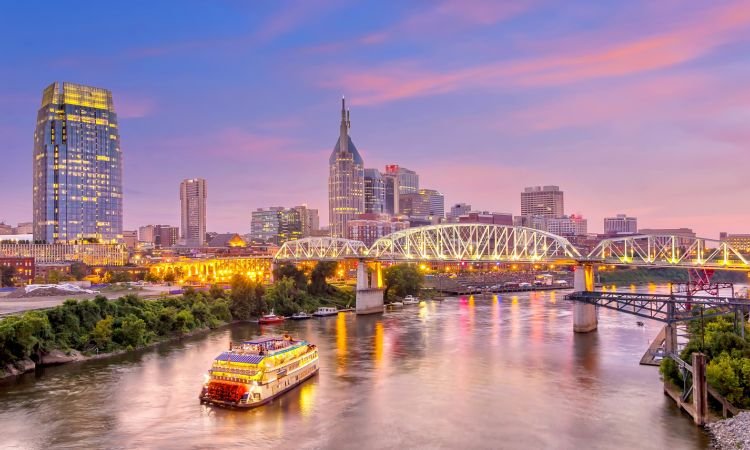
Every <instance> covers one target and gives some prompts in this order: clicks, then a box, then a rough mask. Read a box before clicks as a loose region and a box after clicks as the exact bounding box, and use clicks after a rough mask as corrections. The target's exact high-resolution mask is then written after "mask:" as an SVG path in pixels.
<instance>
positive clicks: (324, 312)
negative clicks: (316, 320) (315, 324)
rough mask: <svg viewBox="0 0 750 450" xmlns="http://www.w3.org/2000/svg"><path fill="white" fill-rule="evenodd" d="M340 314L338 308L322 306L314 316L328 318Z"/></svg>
mask: <svg viewBox="0 0 750 450" xmlns="http://www.w3.org/2000/svg"><path fill="white" fill-rule="evenodd" d="M338 313H339V311H338V310H337V309H336V308H333V307H330V306H321V307H320V308H318V310H317V311H315V312H314V313H313V314H312V315H313V316H315V317H326V316H335V315H337V314H338Z"/></svg>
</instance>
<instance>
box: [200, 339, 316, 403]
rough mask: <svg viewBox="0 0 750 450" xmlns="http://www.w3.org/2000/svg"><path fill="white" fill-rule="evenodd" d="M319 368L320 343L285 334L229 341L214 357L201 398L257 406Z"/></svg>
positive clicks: (205, 400) (305, 378)
mask: <svg viewBox="0 0 750 450" xmlns="http://www.w3.org/2000/svg"><path fill="white" fill-rule="evenodd" d="M317 372H318V350H317V347H316V346H315V345H314V344H310V343H308V342H307V341H304V340H295V339H292V338H291V337H290V336H288V335H285V336H272V337H262V338H258V339H254V340H251V341H244V342H242V343H240V344H236V345H234V344H230V347H229V351H226V352H223V353H221V354H220V355H219V356H217V357H216V358H215V359H214V362H213V364H212V365H211V369H209V371H208V375H207V380H206V383H205V384H204V385H203V389H202V390H201V393H200V397H199V398H200V401H201V403H208V404H213V405H217V406H224V407H231V408H254V407H257V406H261V405H263V404H265V403H268V402H269V401H271V400H273V399H274V398H276V397H278V396H280V395H282V394H284V393H285V392H287V391H289V390H291V389H293V388H294V387H295V386H298V385H299V384H301V383H302V382H303V381H305V380H307V379H308V378H310V377H312V376H313V375H315V374H316V373H317Z"/></svg>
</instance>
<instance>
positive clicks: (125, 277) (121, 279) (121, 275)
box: [105, 270, 133, 283]
mask: <svg viewBox="0 0 750 450" xmlns="http://www.w3.org/2000/svg"><path fill="white" fill-rule="evenodd" d="M107 275H108V276H105V279H109V282H110V283H127V282H128V281H132V280H133V277H132V276H131V275H130V272H128V271H126V270H118V271H117V272H107Z"/></svg>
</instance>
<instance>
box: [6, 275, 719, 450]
mask: <svg viewBox="0 0 750 450" xmlns="http://www.w3.org/2000/svg"><path fill="white" fill-rule="evenodd" d="M626 289H627V288H626ZM651 289H652V288H651V287H646V288H644V290H651ZM659 289H663V287H660V288H659ZM561 295H563V292H554V291H549V292H536V293H523V294H504V295H497V296H487V297H483V296H472V297H464V298H454V299H448V300H446V301H444V302H442V303H438V302H426V303H425V304H424V305H419V306H412V307H404V308H403V309H401V310H398V311H394V312H389V313H386V314H384V315H374V316H360V317H356V316H355V315H353V314H351V313H348V314H339V315H338V316H336V317H329V318H322V319H312V320H308V321H303V322H291V323H286V324H284V325H283V326H281V327H278V328H269V329H264V330H263V331H264V332H268V331H269V330H277V331H279V330H286V331H289V332H291V333H292V334H294V335H296V336H298V337H302V338H305V339H308V340H310V341H311V342H314V343H316V344H317V345H318V347H319V350H320V357H321V360H320V366H321V370H320V374H319V375H318V376H316V377H314V378H312V379H311V380H310V381H308V382H306V383H305V384H303V385H302V386H301V387H299V388H297V389H295V390H293V391H291V392H290V393H289V394H287V395H285V396H283V397H281V398H279V399H277V400H275V401H274V402H273V403H271V404H269V405H267V406H265V407H261V408H258V409H255V410H252V411H228V410H222V409H217V408H212V407H207V406H202V405H200V404H199V403H198V399H197V395H198V391H199V389H200V384H201V382H202V378H203V374H204V373H205V371H206V369H207V368H208V366H209V365H210V362H211V359H212V358H213V357H214V356H215V355H216V354H218V353H220V352H221V351H222V350H224V349H226V347H227V346H228V343H229V341H230V340H233V341H238V340H242V339H248V338H251V337H254V336H257V335H258V334H259V333H260V330H259V329H258V327H257V326H255V325H251V324H242V325H236V326H233V327H231V328H225V329H222V330H217V331H214V332H212V333H210V334H208V335H205V336H202V337H195V338H190V339H186V340H185V341H183V342H180V343H173V344H166V345H162V346H160V347H158V348H155V349H151V350H146V351H142V352H138V353H134V354H130V355H126V356H119V357H114V358H111V359H108V360H101V361H91V362H87V363H84V364H75V365H68V366H61V367H54V368H48V369H46V370H44V371H43V372H42V373H40V374H39V375H37V376H34V375H29V376H24V377H21V378H20V379H19V380H18V381H16V382H13V383H8V384H4V385H0V405H2V408H1V409H0V429H2V436H1V437H0V446H2V447H13V446H16V447H22V448H42V447H52V448H58V447H82V448H101V447H121V448H206V447H220V448H225V447H229V448H232V447H236V448H245V447H259V448H278V447H292V448H299V447H302V448H351V447H354V446H356V447H361V448H363V449H366V448H396V447H399V448H412V447H422V448H437V447H442V448H594V447H596V448H618V449H619V448H633V447H639V448H703V447H705V446H706V445H707V440H706V437H705V435H704V434H703V432H702V431H700V430H699V429H697V428H695V427H694V426H693V425H692V423H691V421H690V419H689V418H687V417H686V416H684V415H682V414H680V413H679V412H678V411H677V410H676V408H675V407H674V406H673V405H671V404H670V403H669V401H668V400H667V399H665V397H664V396H663V394H662V391H661V385H660V382H659V378H658V374H657V370H656V369H655V368H653V367H644V366H639V365H638V361H639V360H640V357H641V355H642V354H643V352H644V351H645V350H646V348H647V346H648V343H649V341H650V339H652V338H653V337H654V336H655V335H656V333H657V332H658V330H659V325H658V324H657V323H655V322H650V321H646V326H645V327H638V326H637V325H636V323H635V322H636V319H635V318H634V317H631V316H626V315H622V314H619V313H616V312H613V311H608V310H600V312H599V319H600V327H599V331H598V332H596V333H591V334H587V335H575V334H574V333H573V332H572V323H571V320H572V315H571V305H570V304H569V303H568V302H567V301H564V300H562V299H561ZM644 436H648V438H647V439H644Z"/></svg>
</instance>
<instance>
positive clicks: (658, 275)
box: [597, 267, 748, 285]
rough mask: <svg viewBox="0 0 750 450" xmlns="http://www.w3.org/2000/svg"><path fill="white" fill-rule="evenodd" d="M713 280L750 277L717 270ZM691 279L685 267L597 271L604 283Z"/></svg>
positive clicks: (665, 281)
mask: <svg viewBox="0 0 750 450" xmlns="http://www.w3.org/2000/svg"><path fill="white" fill-rule="evenodd" d="M712 280H713V281H715V282H726V283H747V281H748V278H747V275H745V273H744V272H733V271H721V270H717V271H716V272H715V273H714V275H713V277H712ZM687 281H689V275H688V270H687V269H683V268H635V269H630V268H621V267H616V268H612V269H606V270H603V269H601V268H600V269H599V270H598V271H597V282H600V283H603V284H624V285H628V284H635V285H645V284H654V283H656V284H660V283H685V282H687Z"/></svg>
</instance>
